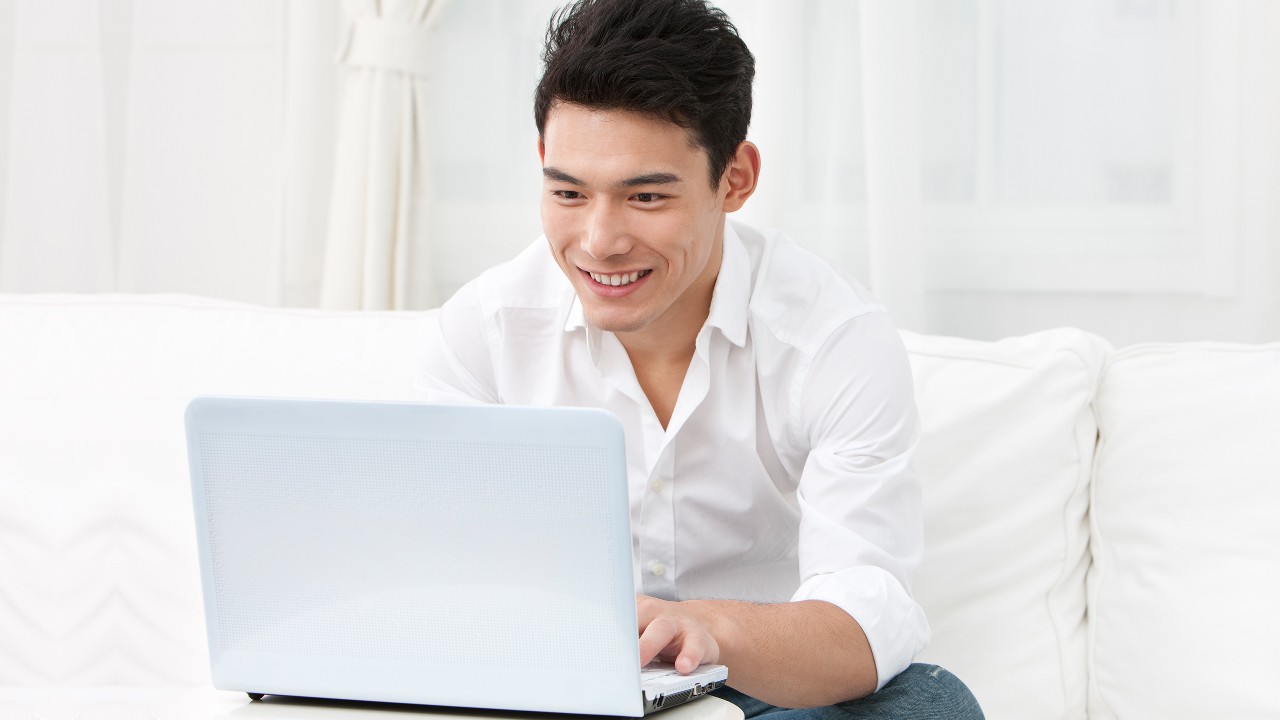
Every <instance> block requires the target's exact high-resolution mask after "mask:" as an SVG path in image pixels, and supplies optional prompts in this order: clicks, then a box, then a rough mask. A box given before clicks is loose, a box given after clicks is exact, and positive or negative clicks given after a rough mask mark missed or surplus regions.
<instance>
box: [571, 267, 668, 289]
mask: <svg viewBox="0 0 1280 720" xmlns="http://www.w3.org/2000/svg"><path fill="white" fill-rule="evenodd" d="M584 272H586V273H587V274H588V275H590V276H591V279H592V280H595V281H596V282H598V283H600V284H601V285H610V286H613V287H619V286H622V285H630V284H631V283H633V282H635V281H637V280H639V279H640V278H643V277H645V276H647V275H648V274H649V273H651V272H653V271H652V270H640V271H638V272H631V273H615V274H613V275H610V274H608V273H594V272H591V271H590V270H585V271H584Z"/></svg>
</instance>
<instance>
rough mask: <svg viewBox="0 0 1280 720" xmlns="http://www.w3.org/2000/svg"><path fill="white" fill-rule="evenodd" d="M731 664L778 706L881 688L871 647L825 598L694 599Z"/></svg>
mask: <svg viewBox="0 0 1280 720" xmlns="http://www.w3.org/2000/svg"><path fill="white" fill-rule="evenodd" d="M680 604H681V605H685V606H686V607H687V609H688V610H689V611H691V612H692V613H694V614H696V615H698V616H700V617H701V619H702V620H703V622H705V623H706V625H707V626H708V627H709V628H710V630H711V634H712V636H713V637H715V639H716V642H717V643H718V645H719V649H720V663H721V664H724V665H727V666H729V685H730V686H732V687H733V688H735V689H737V690H739V691H741V692H743V693H746V694H747V695H750V696H752V697H755V698H758V699H760V700H763V701H765V702H767V703H770V704H773V705H777V706H779V707H817V706H822V705H831V704H834V703H837V702H843V701H845V700H852V699H855V698H860V697H864V696H866V695H869V694H871V693H872V692H874V691H875V689H876V679H877V675H876V666H875V660H874V658H873V656H872V654H871V646H870V644H868V642H867V638H866V635H865V634H864V633H863V632H862V628H861V627H860V626H859V625H858V623H857V622H856V621H855V620H854V619H853V618H851V617H850V616H849V614H848V613H846V612H845V611H844V610H841V609H840V608H838V607H836V606H835V605H832V604H831V603H827V602H823V601H820V600H807V601H803V602H788V603H779V604H773V605H760V604H754V603H746V602H736V601H729V600H691V601H688V602H685V603H680Z"/></svg>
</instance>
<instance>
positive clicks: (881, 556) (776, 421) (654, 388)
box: [420, 0, 981, 720]
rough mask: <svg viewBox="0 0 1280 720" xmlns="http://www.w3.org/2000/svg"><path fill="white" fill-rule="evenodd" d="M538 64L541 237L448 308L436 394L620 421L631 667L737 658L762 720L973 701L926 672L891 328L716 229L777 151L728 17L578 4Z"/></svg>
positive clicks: (825, 277)
mask: <svg viewBox="0 0 1280 720" xmlns="http://www.w3.org/2000/svg"><path fill="white" fill-rule="evenodd" d="M544 61H545V68H544V72H543V76H542V80H541V82H540V83H539V85H538V89H537V93H536V97H535V103H534V116H535V120H536V123H537V127H538V131H539V142H538V153H539V156H540V158H541V162H542V173H543V177H544V188H543V195H542V224H543V230H544V237H543V238H539V239H538V240H537V241H536V242H535V243H534V244H533V245H531V246H530V247H529V248H527V249H526V250H525V251H524V252H523V253H521V254H520V255H519V256H518V257H516V258H515V259H514V260H512V261H510V262H508V263H506V264H504V265H501V266H499V267H496V268H494V269H492V270H490V271H488V272H486V273H484V274H483V275H481V276H480V277H479V278H477V279H476V280H475V281H473V282H472V283H470V284H468V285H467V286H466V287H464V288H463V289H462V290H460V291H459V292H458V293H457V295H455V296H454V297H453V298H452V299H450V300H449V302H448V303H446V304H445V306H444V307H443V308H442V310H441V312H440V316H439V318H440V323H439V333H440V336H439V337H436V338H432V339H431V342H429V353H428V358H427V360H426V363H425V367H424V371H423V373H422V377H421V382H420V386H421V387H422V389H424V390H425V391H426V392H427V394H428V396H429V397H430V398H432V399H435V400H440V401H480V402H492V403H511V404H520V405H566V406H588V407H598V408H603V409H605V410H608V411H610V412H612V413H613V414H615V415H616V416H617V417H618V418H619V419H620V420H621V421H622V424H623V426H624V428H625V430H626V443H627V463H628V480H629V486H630V500H631V516H632V517H631V519H632V528H633V532H634V538H633V541H634V542H633V550H634V553H635V559H636V567H637V572H638V576H637V579H636V582H637V591H638V593H639V605H638V607H639V615H640V617H639V618H638V621H639V633H640V654H641V658H640V659H641V662H645V663H647V662H649V661H650V660H653V659H655V658H656V659H662V660H666V661H669V662H674V663H675V664H676V668H677V669H678V670H680V671H681V672H689V671H691V670H692V669H693V668H695V667H696V666H697V665H699V664H703V663H723V664H725V665H728V666H729V684H730V687H729V688H726V689H724V690H722V691H720V694H721V696H722V697H724V698H725V699H728V700H731V701H732V702H735V703H737V704H738V705H739V706H740V707H742V708H743V710H744V712H745V713H746V714H747V716H748V717H754V716H756V715H760V714H764V713H778V712H781V713H783V714H784V715H785V716H786V717H785V718H784V717H783V716H782V715H771V718H774V720H793V719H794V720H800V719H801V718H804V719H808V718H849V717H867V718H872V717H913V718H915V717H946V718H967V717H981V711H980V710H979V708H978V705H977V703H976V701H975V700H974V699H973V696H972V695H971V694H970V693H969V691H968V690H967V689H966V688H965V686H964V685H963V683H961V682H960V681H959V680H958V679H957V678H955V677H954V676H953V675H951V674H950V673H948V672H947V671H945V670H943V669H941V668H938V667H936V666H928V665H921V664H912V660H913V658H914V656H915V654H916V653H917V652H919V650H920V649H921V648H922V647H923V646H924V644H925V643H926V642H927V641H928V633H929V631H928V625H927V623H926V621H925V618H924V613H923V611H922V610H921V609H920V607H919V605H918V604H917V603H916V602H915V600H914V599H913V598H912V595H911V591H910V579H911V574H912V571H913V570H914V568H915V566H916V565H917V564H918V562H919V559H920V555H921V551H922V544H923V541H922V531H921V510H920V493H919V487H918V483H917V481H916V478H915V476H914V474H913V472H912V469H911V468H912V466H911V459H912V454H913V452H914V449H915V446H916V443H917V439H918V434H919V429H918V420H917V417H916V411H915V406H914V401H913V395H912V386H911V372H910V368H909V366H908V364H907V360H906V354H905V352H904V350H903V348H902V345H901V342H900V340H899V338H898V335H897V331H896V330H895V329H894V327H893V324H892V322H891V321H890V319H889V317H888V315H887V313H886V312H885V310H884V308H883V307H881V306H880V305H878V304H876V302H875V301H874V299H872V298H871V297H870V296H869V294H868V293H867V292H866V291H865V290H864V289H863V288H861V287H860V286H857V285H855V284H852V283H850V282H848V281H846V280H844V279H842V278H841V276H840V275H839V274H838V273H836V272H834V271H833V270H832V269H831V268H829V267H828V266H826V265H825V264H824V263H823V262H822V261H820V260H819V259H818V258H816V257H815V256H813V255H812V254H810V253H808V252H806V251H804V250H803V249H801V248H800V247H799V246H798V245H796V244H794V243H792V242H791V241H790V240H788V239H787V238H786V237H785V236H784V235H781V234H779V233H776V232H762V231H759V230H756V229H753V228H750V227H747V226H745V225H740V224H735V223H731V222H728V221H727V215H728V214H729V213H732V212H734V211H736V210H738V209H739V208H741V207H742V206H743V204H744V203H745V202H746V201H747V200H748V198H750V197H751V195H752V193H753V192H754V191H755V188H756V183H757V180H758V178H759V176H760V169H761V159H760V152H759V150H758V149H757V148H756V146H755V145H753V144H752V143H751V142H749V141H747V140H746V132H747V126H748V123H749V121H750V117H751V83H752V79H753V77H754V74H755V67H754V59H753V58H752V56H751V53H750V52H749V51H748V49H747V47H746V45H745V44H744V43H743V42H742V40H741V39H740V38H739V36H738V34H737V31H736V29H735V28H734V27H733V25H732V24H731V23H730V21H729V20H728V18H727V17H726V16H725V15H724V14H723V13H721V12H720V11H719V10H716V9H714V8H711V7H709V6H707V5H706V4H705V3H704V2H702V1H701V0H581V1H580V2H577V3H576V4H574V5H572V6H571V7H569V8H566V9H565V10H563V11H561V12H560V13H558V14H557V15H556V16H554V17H553V18H552V21H551V26H550V28H549V30H548V33H547V44H546V51H545V54H544ZM778 708H803V709H796V710H778Z"/></svg>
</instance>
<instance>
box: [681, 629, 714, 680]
mask: <svg viewBox="0 0 1280 720" xmlns="http://www.w3.org/2000/svg"><path fill="white" fill-rule="evenodd" d="M719 655H720V648H719V646H718V645H716V641H715V638H713V637H711V635H710V634H708V633H703V632H699V633H689V634H687V635H685V637H684V639H683V641H682V642H681V644H680V655H679V656H677V657H676V662H675V666H676V672H678V673H680V674H681V675H688V674H689V673H691V672H693V671H694V670H697V669H698V666H699V665H703V664H706V663H713V662H716V660H718V659H719Z"/></svg>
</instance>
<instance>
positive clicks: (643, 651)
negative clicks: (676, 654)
mask: <svg viewBox="0 0 1280 720" xmlns="http://www.w3.org/2000/svg"><path fill="white" fill-rule="evenodd" d="M679 636H680V625H679V624H678V623H676V622H675V621H674V620H671V619H670V618H666V617H657V618H654V619H653V620H652V621H651V622H650V623H649V624H648V625H647V626H646V627H645V629H644V630H643V631H642V632H641V633H640V665H641V666H644V665H648V664H649V663H651V662H653V659H654V658H656V657H658V654H659V653H661V652H662V651H663V650H665V649H667V648H668V647H670V646H671V645H672V644H673V643H675V642H676V640H677V639H678V638H679Z"/></svg>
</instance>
